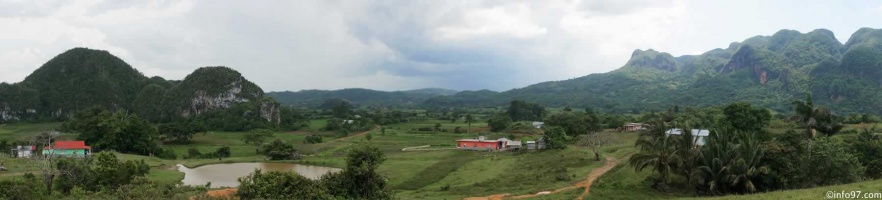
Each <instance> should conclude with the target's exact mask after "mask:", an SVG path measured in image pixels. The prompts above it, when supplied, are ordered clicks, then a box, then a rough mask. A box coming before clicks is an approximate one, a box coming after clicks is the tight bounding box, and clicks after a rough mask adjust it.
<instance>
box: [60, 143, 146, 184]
mask: <svg viewBox="0 0 882 200" xmlns="http://www.w3.org/2000/svg"><path fill="white" fill-rule="evenodd" d="M93 159H94V160H92V161H87V160H79V159H63V160H60V161H59V162H58V163H57V168H58V169H59V171H61V174H62V175H61V176H59V177H58V180H56V181H55V184H54V187H55V188H56V189H58V190H59V191H62V192H64V193H66V194H67V193H70V191H71V190H72V189H74V188H80V189H85V190H87V191H100V190H106V189H116V188H117V187H119V186H121V185H126V184H129V183H131V182H132V180H134V179H135V177H138V176H141V177H143V176H144V175H145V174H147V172H148V171H149V170H150V167H149V166H147V164H145V163H144V161H143V160H141V161H131V160H130V161H126V162H121V161H120V160H119V159H117V157H116V155H114V154H113V153H110V152H101V153H98V154H95V156H94V158H93Z"/></svg>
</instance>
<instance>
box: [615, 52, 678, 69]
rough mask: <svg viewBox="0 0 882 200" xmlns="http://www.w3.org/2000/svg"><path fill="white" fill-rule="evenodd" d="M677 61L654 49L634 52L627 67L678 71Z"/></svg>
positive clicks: (669, 55)
mask: <svg viewBox="0 0 882 200" xmlns="http://www.w3.org/2000/svg"><path fill="white" fill-rule="evenodd" d="M677 65H678V64H677V60H676V59H674V56H671V54H668V53H661V52H658V51H655V50H652V49H649V50H646V51H643V50H640V49H637V50H634V52H633V53H631V60H629V61H628V64H627V66H631V67H636V68H655V69H660V70H665V71H677Z"/></svg>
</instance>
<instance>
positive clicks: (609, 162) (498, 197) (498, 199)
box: [464, 157, 619, 200]
mask: <svg viewBox="0 0 882 200" xmlns="http://www.w3.org/2000/svg"><path fill="white" fill-rule="evenodd" d="M618 164H619V161H617V160H616V159H615V158H610V157H607V158H606V162H605V163H604V164H603V167H600V168H597V169H594V170H591V173H588V177H587V178H585V181H582V182H578V183H576V184H575V185H572V186H568V187H564V188H558V189H556V190H553V191H543V192H538V193H536V194H527V195H521V196H511V195H510V194H495V195H491V196H486V197H469V198H465V199H464V200H502V199H526V198H530V197H536V196H539V195H546V194H554V193H558V192H563V191H567V190H572V189H576V188H585V191H584V192H582V194H581V195H579V198H578V199H579V200H582V199H583V198H584V197H585V195H588V193H589V192H590V190H591V184H593V183H594V180H597V178H598V177H600V176H603V174H606V172H608V171H609V170H611V169H612V168H614V167H616V165H618Z"/></svg>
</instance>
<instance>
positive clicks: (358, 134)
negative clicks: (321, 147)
mask: <svg viewBox="0 0 882 200" xmlns="http://www.w3.org/2000/svg"><path fill="white" fill-rule="evenodd" d="M378 129H380V125H374V128H372V129H371V130H367V131H364V132H361V133H357V134H355V135H350V136H346V137H341V138H337V139H334V140H331V141H328V142H337V141H345V140H348V139H349V138H354V137H358V136H360V135H364V134H367V133H370V132H371V131H376V130H378Z"/></svg>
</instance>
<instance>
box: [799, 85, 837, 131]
mask: <svg viewBox="0 0 882 200" xmlns="http://www.w3.org/2000/svg"><path fill="white" fill-rule="evenodd" d="M793 107H794V108H793V110H794V111H795V112H796V115H794V116H793V119H796V120H799V121H800V122H801V123H802V124H803V125H805V128H806V134H807V135H808V137H809V138H814V137H815V136H817V133H816V131H820V132H821V133H824V134H825V135H827V136H831V135H833V134H836V133H837V132H839V131H840V130H842V128H843V125H842V123H840V122H839V116H838V115H836V114H834V113H833V111H830V110H829V109H826V108H824V107H823V106H815V104H814V103H812V95H811V94H809V95H807V96H806V100H805V101H794V102H793Z"/></svg>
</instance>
